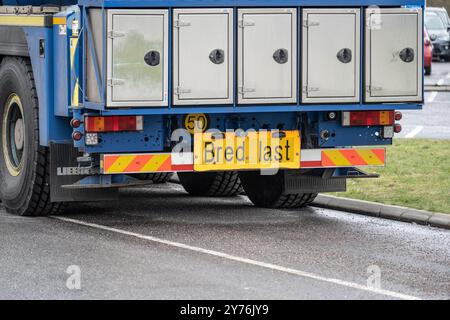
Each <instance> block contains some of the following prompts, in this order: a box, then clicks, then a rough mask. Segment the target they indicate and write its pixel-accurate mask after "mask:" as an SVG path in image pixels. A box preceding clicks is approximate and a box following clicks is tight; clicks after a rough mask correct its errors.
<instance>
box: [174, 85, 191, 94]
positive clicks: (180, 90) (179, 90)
mask: <svg viewBox="0 0 450 320" xmlns="http://www.w3.org/2000/svg"><path fill="white" fill-rule="evenodd" d="M191 92H192V90H191V89H183V88H181V87H176V88H175V94H176V95H177V96H181V95H182V94H188V93H191Z"/></svg>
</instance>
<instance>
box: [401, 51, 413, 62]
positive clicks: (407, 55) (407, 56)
mask: <svg viewBox="0 0 450 320" xmlns="http://www.w3.org/2000/svg"><path fill="white" fill-rule="evenodd" d="M414 57H415V53H414V49H413V48H405V49H403V50H402V51H400V59H402V61H403V62H406V63H411V62H413V61H414Z"/></svg>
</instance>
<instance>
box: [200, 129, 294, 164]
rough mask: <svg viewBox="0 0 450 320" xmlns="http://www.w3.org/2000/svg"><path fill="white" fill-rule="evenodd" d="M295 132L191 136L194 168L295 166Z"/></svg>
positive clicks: (217, 133)
mask: <svg viewBox="0 0 450 320" xmlns="http://www.w3.org/2000/svg"><path fill="white" fill-rule="evenodd" d="M300 154H301V139H300V132H299V131H259V132H256V131H250V132H245V133H244V132H226V133H222V132H215V133H213V132H206V133H196V134H195V135H194V170H195V171H199V172H204V171H230V170H260V169H299V168H300V161H301V156H300Z"/></svg>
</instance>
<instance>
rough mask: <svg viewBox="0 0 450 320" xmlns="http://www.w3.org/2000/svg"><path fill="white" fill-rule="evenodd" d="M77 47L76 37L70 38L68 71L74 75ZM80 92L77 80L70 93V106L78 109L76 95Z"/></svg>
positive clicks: (78, 101)
mask: <svg viewBox="0 0 450 320" xmlns="http://www.w3.org/2000/svg"><path fill="white" fill-rule="evenodd" d="M77 46H78V37H72V38H71V39H70V69H71V74H75V52H76V50H77ZM79 91H80V85H79V82H78V78H77V79H76V80H75V86H74V89H73V93H72V106H73V107H78V106H79V104H80V99H79V96H78V93H79Z"/></svg>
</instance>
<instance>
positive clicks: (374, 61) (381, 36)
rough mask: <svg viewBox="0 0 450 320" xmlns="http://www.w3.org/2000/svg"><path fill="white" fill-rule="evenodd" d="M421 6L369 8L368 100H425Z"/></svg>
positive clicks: (367, 15) (367, 51)
mask: <svg viewBox="0 0 450 320" xmlns="http://www.w3.org/2000/svg"><path fill="white" fill-rule="evenodd" d="M422 15H423V14H422V9H420V8H417V9H416V8H414V9H412V8H398V9H376V8H374V9H372V8H371V9H366V28H365V29H366V44H365V47H366V61H365V73H366V79H365V87H366V88H365V89H366V90H365V101H366V102H388V103H389V102H421V101H422V99H423V92H422V83H423V60H422V59H423V47H422V43H423V39H422V34H423V31H422V30H423V20H422Z"/></svg>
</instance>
